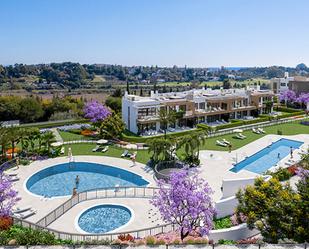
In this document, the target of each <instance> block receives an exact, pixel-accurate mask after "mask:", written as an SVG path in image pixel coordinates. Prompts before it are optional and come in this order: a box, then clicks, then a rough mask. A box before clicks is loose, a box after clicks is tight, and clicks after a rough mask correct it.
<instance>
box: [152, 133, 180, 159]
mask: <svg viewBox="0 0 309 249" xmlns="http://www.w3.org/2000/svg"><path fill="white" fill-rule="evenodd" d="M148 146H149V149H148V151H149V153H152V154H153V155H152V157H153V160H154V161H156V162H157V161H159V160H164V161H168V160H170V159H171V157H172V155H171V154H172V153H171V151H172V148H173V146H174V145H173V142H172V141H171V140H166V139H162V138H157V139H152V140H150V141H149V143H148Z"/></svg>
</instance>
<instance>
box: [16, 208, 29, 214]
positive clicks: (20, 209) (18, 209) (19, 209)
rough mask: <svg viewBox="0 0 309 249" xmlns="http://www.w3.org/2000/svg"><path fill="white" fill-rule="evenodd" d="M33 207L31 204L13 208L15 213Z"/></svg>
mask: <svg viewBox="0 0 309 249" xmlns="http://www.w3.org/2000/svg"><path fill="white" fill-rule="evenodd" d="M31 208H32V207H31V206H25V207H17V208H14V209H13V213H14V214H17V213H22V212H25V211H27V210H29V209H31Z"/></svg>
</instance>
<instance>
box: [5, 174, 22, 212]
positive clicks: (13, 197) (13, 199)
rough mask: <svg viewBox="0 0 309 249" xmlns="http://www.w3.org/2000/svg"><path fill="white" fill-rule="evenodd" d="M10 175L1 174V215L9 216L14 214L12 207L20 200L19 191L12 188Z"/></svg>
mask: <svg viewBox="0 0 309 249" xmlns="http://www.w3.org/2000/svg"><path fill="white" fill-rule="evenodd" d="M12 186H13V184H12V181H11V180H10V177H9V176H7V175H5V174H3V173H1V174H0V217H7V216H10V215H11V214H12V208H13V207H14V206H15V204H16V203H17V202H18V201H19V200H20V198H19V197H17V194H18V193H17V191H15V190H13V189H12Z"/></svg>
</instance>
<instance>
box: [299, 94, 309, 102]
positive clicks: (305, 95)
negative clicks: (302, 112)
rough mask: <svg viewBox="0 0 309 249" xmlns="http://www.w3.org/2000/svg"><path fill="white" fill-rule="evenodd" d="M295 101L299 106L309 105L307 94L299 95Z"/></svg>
mask: <svg viewBox="0 0 309 249" xmlns="http://www.w3.org/2000/svg"><path fill="white" fill-rule="evenodd" d="M296 101H297V102H298V103H300V104H307V103H309V93H301V94H300V95H299V96H298V98H297V99H296Z"/></svg>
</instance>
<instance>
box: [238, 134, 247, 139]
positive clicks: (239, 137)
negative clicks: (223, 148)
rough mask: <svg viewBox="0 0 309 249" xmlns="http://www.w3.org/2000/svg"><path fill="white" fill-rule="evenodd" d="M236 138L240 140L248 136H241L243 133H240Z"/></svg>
mask: <svg viewBox="0 0 309 249" xmlns="http://www.w3.org/2000/svg"><path fill="white" fill-rule="evenodd" d="M236 138H238V139H245V138H246V136H244V135H243V134H241V133H238V134H237V135H236Z"/></svg>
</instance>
